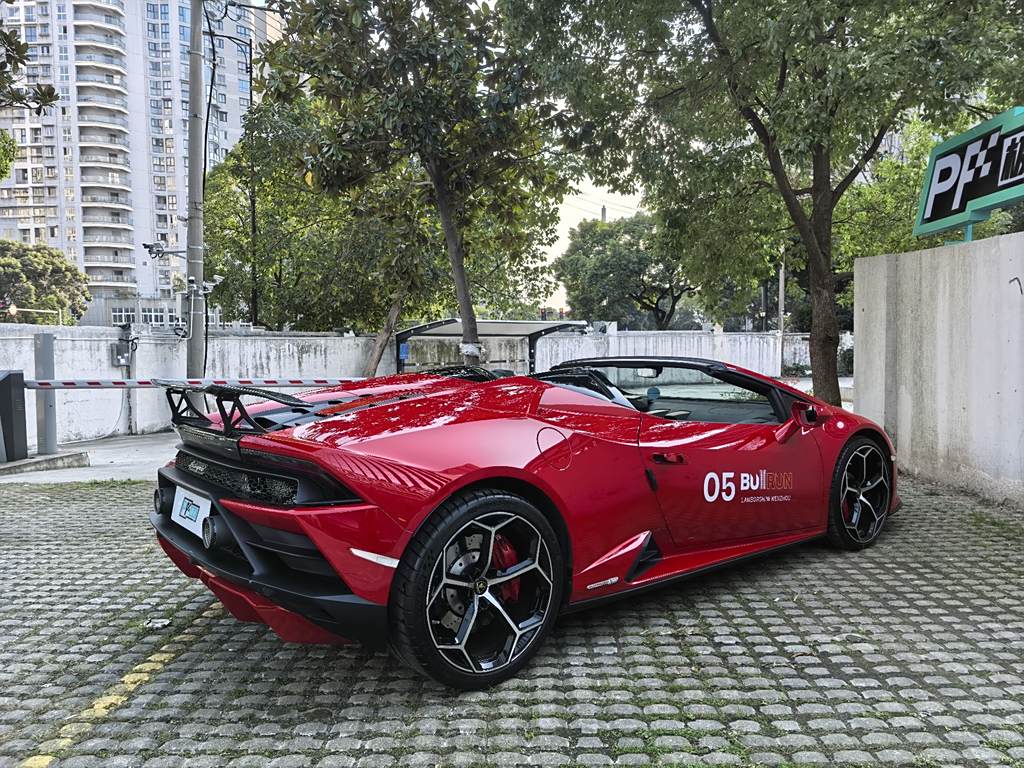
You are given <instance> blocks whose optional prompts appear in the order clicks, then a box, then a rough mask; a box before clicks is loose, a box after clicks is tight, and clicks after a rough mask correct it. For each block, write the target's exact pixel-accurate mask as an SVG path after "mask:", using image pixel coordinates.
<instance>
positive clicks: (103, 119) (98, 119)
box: [78, 114, 128, 128]
mask: <svg viewBox="0 0 1024 768" xmlns="http://www.w3.org/2000/svg"><path fill="white" fill-rule="evenodd" d="M78 122H80V123H103V124H104V125H120V126H122V127H123V128H127V127H128V120H127V118H124V117H109V116H107V115H83V114H79V115H78Z"/></svg>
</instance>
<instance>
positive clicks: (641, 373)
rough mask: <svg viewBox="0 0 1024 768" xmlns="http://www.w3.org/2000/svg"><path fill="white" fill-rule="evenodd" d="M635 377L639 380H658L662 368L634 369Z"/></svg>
mask: <svg viewBox="0 0 1024 768" xmlns="http://www.w3.org/2000/svg"><path fill="white" fill-rule="evenodd" d="M633 375H634V376H636V377H637V378H638V379H656V378H658V376H659V375H661V369H660V368H634V369H633Z"/></svg>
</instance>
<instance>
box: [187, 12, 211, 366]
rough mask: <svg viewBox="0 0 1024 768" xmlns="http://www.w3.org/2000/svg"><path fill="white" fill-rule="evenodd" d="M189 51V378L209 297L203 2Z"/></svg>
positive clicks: (193, 20) (199, 361) (199, 360)
mask: <svg viewBox="0 0 1024 768" xmlns="http://www.w3.org/2000/svg"><path fill="white" fill-rule="evenodd" d="M190 24H191V35H190V42H189V52H188V242H187V246H188V247H187V249H186V253H187V257H186V258H187V264H188V267H187V269H188V293H187V294H186V297H185V311H186V312H187V313H188V342H187V344H188V346H187V347H186V363H185V369H186V375H187V376H189V377H193V376H202V375H203V346H204V336H205V333H204V331H205V328H204V321H205V318H206V295H205V293H203V172H204V171H205V168H204V163H203V143H204V138H205V132H206V128H205V121H204V116H203V110H204V107H205V104H206V99H205V98H204V95H205V94H204V93H203V91H204V85H203V0H192V10H191V17H190Z"/></svg>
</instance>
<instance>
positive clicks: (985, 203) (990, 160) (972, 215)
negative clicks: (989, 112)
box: [914, 107, 1024, 239]
mask: <svg viewBox="0 0 1024 768" xmlns="http://www.w3.org/2000/svg"><path fill="white" fill-rule="evenodd" d="M1021 200H1024V107H1014V108H1013V109H1009V110H1007V111H1006V112H1003V114H1001V115H999V116H998V117H994V118H992V119H991V120H986V121H985V122H984V123H982V124H981V125H977V126H975V127H974V128H972V129H971V130H969V131H967V132H966V133H961V134H960V135H959V136H954V137H953V138H951V139H946V141H944V142H942V143H941V144H939V145H938V146H937V147H935V149H933V150H932V154H931V157H930V158H929V160H928V172H927V173H926V174H925V181H924V187H923V188H922V189H921V202H920V203H919V204H918V206H917V222H916V223H915V224H914V234H915V235H919V236H920V235H930V234H933V233H935V232H943V231H945V230H947V229H955V228H957V227H967V228H968V239H970V227H971V226H972V225H973V224H976V223H977V222H979V221H984V220H985V219H987V218H988V217H989V215H990V214H991V213H992V211H993V210H994V209H996V208H1003V207H1006V206H1008V205H1012V204H1013V203H1016V202H1019V201H1021Z"/></svg>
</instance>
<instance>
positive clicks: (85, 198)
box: [82, 195, 132, 208]
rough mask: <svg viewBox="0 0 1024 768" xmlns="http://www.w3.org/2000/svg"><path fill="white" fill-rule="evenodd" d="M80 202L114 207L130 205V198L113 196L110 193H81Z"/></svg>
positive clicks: (127, 206)
mask: <svg viewBox="0 0 1024 768" xmlns="http://www.w3.org/2000/svg"><path fill="white" fill-rule="evenodd" d="M82 203H83V204H84V205H98V206H104V207H114V208H131V207H132V199H131V198H130V197H113V196H111V195H82Z"/></svg>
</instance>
